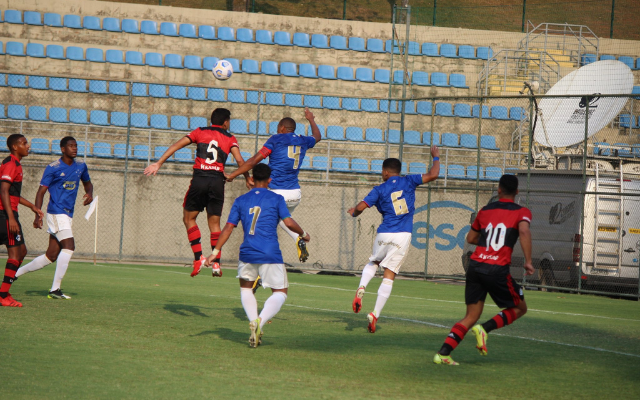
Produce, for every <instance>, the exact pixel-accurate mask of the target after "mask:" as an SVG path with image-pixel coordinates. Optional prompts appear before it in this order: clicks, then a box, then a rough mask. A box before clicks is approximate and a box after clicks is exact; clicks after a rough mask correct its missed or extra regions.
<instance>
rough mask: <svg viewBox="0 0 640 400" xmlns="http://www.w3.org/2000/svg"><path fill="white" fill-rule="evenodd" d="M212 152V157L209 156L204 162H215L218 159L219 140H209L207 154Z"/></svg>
mask: <svg viewBox="0 0 640 400" xmlns="http://www.w3.org/2000/svg"><path fill="white" fill-rule="evenodd" d="M209 153H211V155H212V158H209V157H207V159H206V160H204V162H206V163H207V164H215V162H216V161H218V141H217V140H212V141H210V142H209V147H207V154H209Z"/></svg>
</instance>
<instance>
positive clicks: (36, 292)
mask: <svg viewBox="0 0 640 400" xmlns="http://www.w3.org/2000/svg"><path fill="white" fill-rule="evenodd" d="M64 294H67V295H69V297H71V298H73V297H75V296H77V295H78V293H74V292H67V291H66V290H65V291H64ZM24 295H25V296H34V297H40V296H44V297H47V296H48V295H49V291H48V290H27V291H25V292H24Z"/></svg>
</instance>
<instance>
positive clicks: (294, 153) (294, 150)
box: [288, 146, 300, 169]
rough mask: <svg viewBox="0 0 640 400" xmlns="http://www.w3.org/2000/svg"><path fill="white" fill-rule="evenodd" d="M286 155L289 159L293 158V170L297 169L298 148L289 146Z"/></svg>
mask: <svg viewBox="0 0 640 400" xmlns="http://www.w3.org/2000/svg"><path fill="white" fill-rule="evenodd" d="M288 153H289V154H288V156H289V158H293V169H298V165H299V164H300V146H289V147H288Z"/></svg>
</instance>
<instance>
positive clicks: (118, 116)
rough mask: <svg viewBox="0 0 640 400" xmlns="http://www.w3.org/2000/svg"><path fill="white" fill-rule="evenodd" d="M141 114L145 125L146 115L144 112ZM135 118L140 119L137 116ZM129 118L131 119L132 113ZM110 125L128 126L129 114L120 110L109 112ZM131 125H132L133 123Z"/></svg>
mask: <svg viewBox="0 0 640 400" xmlns="http://www.w3.org/2000/svg"><path fill="white" fill-rule="evenodd" d="M142 115H144V121H145V122H144V123H145V125H146V124H147V115H146V114H142ZM137 118H138V119H141V117H137ZM131 120H132V121H133V114H132V115H131ZM111 125H113V126H120V127H126V126H128V125H129V114H127V113H123V112H120V111H112V112H111ZM131 126H133V124H132V125H131ZM145 127H146V126H145Z"/></svg>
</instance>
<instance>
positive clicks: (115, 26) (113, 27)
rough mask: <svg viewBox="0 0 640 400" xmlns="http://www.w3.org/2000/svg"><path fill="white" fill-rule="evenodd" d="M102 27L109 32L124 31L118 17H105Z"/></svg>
mask: <svg viewBox="0 0 640 400" xmlns="http://www.w3.org/2000/svg"><path fill="white" fill-rule="evenodd" d="M102 29H104V30H105V31H109V32H122V30H121V29H120V20H119V19H118V18H110V17H109V18H104V19H103V20H102Z"/></svg>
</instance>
